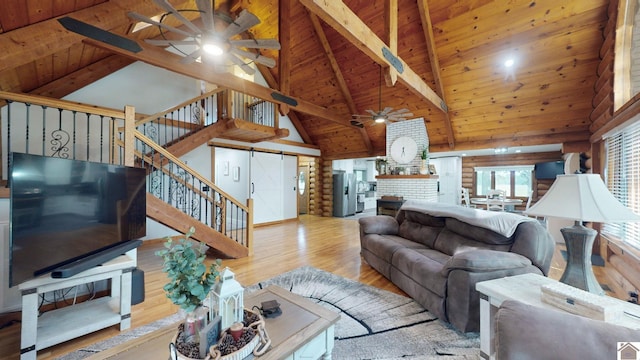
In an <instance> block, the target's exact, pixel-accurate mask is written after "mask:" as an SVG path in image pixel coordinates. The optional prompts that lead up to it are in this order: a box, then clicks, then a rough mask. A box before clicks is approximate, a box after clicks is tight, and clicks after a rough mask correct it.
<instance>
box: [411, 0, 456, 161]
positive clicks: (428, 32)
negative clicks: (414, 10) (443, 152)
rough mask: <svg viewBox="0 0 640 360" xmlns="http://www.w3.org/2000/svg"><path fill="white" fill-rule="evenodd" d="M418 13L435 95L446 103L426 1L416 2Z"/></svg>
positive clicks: (451, 138) (450, 130) (452, 143)
mask: <svg viewBox="0 0 640 360" xmlns="http://www.w3.org/2000/svg"><path fill="white" fill-rule="evenodd" d="M418 11H419V12H420V21H421V23H422V31H423V32H424V38H425V41H426V43H427V53H428V55H429V64H431V73H432V74H433V80H434V82H435V85H436V89H435V91H436V94H438V95H440V97H441V98H442V101H443V102H445V103H446V99H445V97H444V85H443V84H442V76H441V75H440V61H439V60H438V53H437V51H436V39H435V37H434V36H433V24H432V23H431V15H430V14H429V4H428V3H427V0H418ZM443 111H444V127H445V129H446V130H447V140H448V142H449V147H450V148H451V149H453V148H454V147H455V138H454V135H453V126H452V125H451V118H450V116H449V108H448V107H447V108H446V109H443Z"/></svg>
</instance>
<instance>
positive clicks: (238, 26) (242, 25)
mask: <svg viewBox="0 0 640 360" xmlns="http://www.w3.org/2000/svg"><path fill="white" fill-rule="evenodd" d="M258 24H260V19H258V17H257V16H255V15H253V14H252V13H250V12H249V11H247V10H246V9H245V10H242V12H241V13H240V15H238V17H237V18H236V19H235V20H234V21H233V22H232V23H231V24H229V26H227V28H226V29H224V31H223V32H222V34H221V36H222V38H223V39H229V38H230V37H232V36H234V35H237V34H240V33H241V32H243V31H246V30H247V29H249V28H251V27H253V26H256V25H258Z"/></svg>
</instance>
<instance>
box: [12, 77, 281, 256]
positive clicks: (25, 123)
mask: <svg viewBox="0 0 640 360" xmlns="http://www.w3.org/2000/svg"><path fill="white" fill-rule="evenodd" d="M242 96H243V95H242V94H237V93H231V92H229V91H227V90H223V89H216V90H214V91H212V92H209V93H207V94H204V95H202V96H199V97H197V98H195V99H192V100H189V101H187V102H185V103H183V104H180V105H178V106H176V107H174V108H172V109H169V110H167V111H163V112H162V113H158V114H154V115H151V116H144V115H140V114H135V111H134V109H133V108H132V107H129V106H127V107H125V109H124V111H120V110H113V109H105V108H99V107H96V106H91V105H85V104H78V103H73V102H68V101H62V100H54V99H49V98H46V97H41V96H30V95H24V94H13V93H6V92H0V101H3V102H6V104H7V107H6V109H7V110H6V114H2V118H3V122H2V124H3V127H2V129H1V131H3V132H5V133H6V134H7V135H6V136H7V137H6V138H7V141H6V144H3V145H4V148H3V154H5V156H4V158H5V159H6V160H4V163H5V164H8V159H9V153H10V152H13V151H17V152H24V153H30V154H38V155H43V156H58V157H66V158H72V159H78V160H87V161H98V162H108V163H114V164H119V165H126V166H136V167H143V168H145V169H147V173H148V177H147V217H149V218H151V219H153V220H155V221H157V222H159V223H161V224H163V225H165V226H167V227H170V228H172V229H174V230H176V231H178V232H181V233H186V232H187V231H188V230H189V228H190V227H192V226H193V227H195V229H196V231H195V233H194V235H193V236H192V238H193V239H195V240H198V241H201V242H203V243H206V244H207V245H209V246H210V247H212V248H213V249H215V250H216V251H217V252H218V253H219V254H221V256H226V257H232V258H239V257H244V256H247V255H249V254H251V252H252V246H251V245H252V238H253V225H252V224H253V218H252V202H251V199H248V200H247V202H246V204H243V203H241V202H240V201H238V200H237V199H234V198H232V197H231V196H229V195H228V194H226V193H225V192H224V191H223V190H222V189H219V188H218V187H217V186H216V185H215V184H213V183H212V182H211V181H210V180H208V179H207V177H204V176H202V175H201V174H198V173H197V172H196V171H194V170H193V169H191V168H190V167H189V166H187V164H185V163H184V162H182V161H181V160H179V159H178V157H180V156H182V155H184V154H186V153H188V152H189V151H191V150H193V149H195V148H196V147H198V146H200V145H202V144H204V143H206V142H207V141H208V140H210V139H212V138H214V137H225V136H229V134H236V135H235V136H236V137H235V139H237V140H244V141H252V142H257V141H263V140H264V139H268V138H277V137H284V136H287V135H288V131H287V130H286V129H278V128H277V119H278V116H277V114H276V113H275V106H273V104H272V107H271V108H265V102H263V101H255V99H252V100H250V101H247V100H246V98H243V97H242ZM239 99H241V100H239ZM234 103H235V104H239V105H240V106H244V108H245V111H244V112H248V113H250V114H254V115H255V114H256V112H257V111H256V110H255V108H253V107H254V106H256V105H255V104H258V106H260V109H261V110H260V111H261V113H260V119H259V120H260V121H261V122H264V121H265V114H267V115H268V116H267V118H268V117H269V116H270V117H271V118H272V119H275V120H274V121H273V122H272V124H269V125H264V124H256V123H251V122H247V121H245V120H241V119H237V118H235V119H227V118H226V116H225V115H226V114H227V113H229V114H232V116H233V115H236V113H237V112H238V110H236V109H234ZM267 105H268V104H267ZM247 109H249V110H248V111H247ZM265 109H266V110H265ZM269 112H271V113H272V115H269V114H268V113H269ZM218 119H221V120H218ZM245 123H248V124H250V125H247V124H245ZM238 134H240V135H238ZM7 168H8V166H5V167H4V169H5V170H4V174H3V178H4V179H6V178H7V174H8V171H7V170H6V169H7ZM4 195H5V196H8V192H7V191H4ZM0 196H2V193H1V192H0Z"/></svg>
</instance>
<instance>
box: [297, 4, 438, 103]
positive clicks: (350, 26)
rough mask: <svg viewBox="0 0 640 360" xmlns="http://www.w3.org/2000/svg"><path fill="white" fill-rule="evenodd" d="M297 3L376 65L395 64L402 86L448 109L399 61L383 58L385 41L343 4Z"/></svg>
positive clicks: (420, 79) (416, 75)
mask: <svg viewBox="0 0 640 360" xmlns="http://www.w3.org/2000/svg"><path fill="white" fill-rule="evenodd" d="M300 2H301V3H302V4H303V5H304V6H305V7H307V9H309V10H310V11H311V12H312V13H314V14H316V15H317V16H318V17H319V18H320V19H322V20H323V21H324V22H326V23H327V24H329V26H331V27H332V28H334V29H335V30H336V31H337V32H338V33H339V34H340V35H342V36H343V37H345V38H346V39H347V40H348V41H349V42H351V43H352V44H353V45H355V46H356V47H357V48H358V49H360V50H361V51H362V52H364V53H365V54H366V55H367V56H369V57H370V58H371V59H373V60H374V61H375V62H377V63H378V64H380V65H383V66H385V67H386V66H394V65H393V64H395V66H394V67H396V69H398V68H400V69H402V71H401V72H400V71H398V80H399V81H400V82H401V83H403V84H404V85H405V86H407V88H408V89H409V90H411V91H412V92H413V93H415V94H416V95H417V96H419V97H420V98H421V99H425V100H427V101H429V102H430V103H431V104H433V105H434V106H435V107H436V108H438V109H440V110H441V111H445V109H446V108H447V106H446V104H445V103H444V101H443V100H442V99H441V98H440V96H438V94H436V93H435V92H434V91H433V90H432V89H431V88H430V87H429V86H428V85H427V83H426V82H425V81H424V80H422V78H421V77H420V76H419V75H418V74H416V73H415V71H413V70H412V69H411V68H410V67H409V66H408V65H407V64H406V63H405V62H404V61H403V60H402V59H401V58H399V57H398V56H397V55H396V54H393V53H391V54H389V55H388V56H386V57H385V55H384V52H389V53H390V50H389V48H388V47H387V45H386V44H385V43H384V41H382V40H381V39H380V38H379V37H378V36H377V35H376V34H375V33H374V32H373V31H372V30H371V29H370V28H368V27H367V25H366V24H365V23H364V22H363V21H362V20H361V19H360V18H359V17H358V16H356V14H355V13H354V12H353V11H351V9H349V8H348V7H347V6H346V5H345V4H344V3H343V2H342V1H337V0H335V1H326V0H300ZM388 58H391V59H392V60H393V61H391V60H389V59H388Z"/></svg>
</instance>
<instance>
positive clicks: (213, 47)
mask: <svg viewBox="0 0 640 360" xmlns="http://www.w3.org/2000/svg"><path fill="white" fill-rule="evenodd" d="M202 50H204V51H205V52H206V53H207V54H211V55H214V56H220V55H222V53H223V52H224V50H222V47H221V46H219V45H217V44H214V43H206V44H204V45H202Z"/></svg>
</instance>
